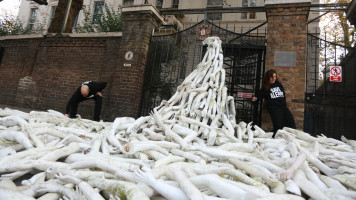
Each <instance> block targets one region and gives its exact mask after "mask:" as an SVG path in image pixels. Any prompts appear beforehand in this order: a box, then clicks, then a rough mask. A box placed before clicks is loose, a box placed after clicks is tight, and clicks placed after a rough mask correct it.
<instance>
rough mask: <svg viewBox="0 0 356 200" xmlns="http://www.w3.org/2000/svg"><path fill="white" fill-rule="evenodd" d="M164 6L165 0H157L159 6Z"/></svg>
mask: <svg viewBox="0 0 356 200" xmlns="http://www.w3.org/2000/svg"><path fill="white" fill-rule="evenodd" d="M162 6H163V0H157V6H156V7H157V8H162Z"/></svg>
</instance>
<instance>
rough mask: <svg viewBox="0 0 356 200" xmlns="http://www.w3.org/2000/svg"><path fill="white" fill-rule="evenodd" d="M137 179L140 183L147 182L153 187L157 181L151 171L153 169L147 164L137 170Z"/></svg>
mask: <svg viewBox="0 0 356 200" xmlns="http://www.w3.org/2000/svg"><path fill="white" fill-rule="evenodd" d="M135 179H136V181H137V182H139V183H145V184H147V185H150V186H152V187H153V185H155V184H156V182H157V179H156V178H155V177H154V176H153V174H152V173H151V169H150V168H148V167H146V166H144V167H142V169H136V170H135Z"/></svg>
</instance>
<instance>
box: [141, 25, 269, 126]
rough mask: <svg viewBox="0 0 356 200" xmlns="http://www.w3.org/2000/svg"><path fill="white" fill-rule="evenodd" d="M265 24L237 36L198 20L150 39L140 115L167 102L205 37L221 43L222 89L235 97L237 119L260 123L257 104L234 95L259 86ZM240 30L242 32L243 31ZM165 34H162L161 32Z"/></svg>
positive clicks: (190, 67) (198, 56)
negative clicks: (223, 71)
mask: <svg viewBox="0 0 356 200" xmlns="http://www.w3.org/2000/svg"><path fill="white" fill-rule="evenodd" d="M265 24H266V23H263V24H261V25H260V26H258V27H255V28H250V29H248V31H246V27H245V28H244V29H239V30H241V32H240V33H236V32H235V31H238V29H237V28H235V27H233V28H232V27H230V28H229V27H228V24H226V28H222V27H221V26H220V24H215V23H214V22H210V21H201V22H199V23H197V24H195V25H194V26H190V27H189V28H188V29H185V30H183V31H180V32H177V33H173V34H168V35H158V36H153V37H152V38H151V43H150V50H149V55H148V57H149V59H148V63H147V68H146V74H145V81H144V91H143V98H142V103H141V115H147V114H148V113H149V112H150V111H151V110H152V109H153V108H154V107H156V106H158V105H159V104H160V103H161V101H162V100H164V99H169V98H170V97H171V95H172V94H173V93H174V92H175V90H176V88H177V87H178V86H179V85H180V84H181V83H182V81H183V80H184V78H185V77H186V76H187V75H188V74H189V73H191V72H192V71H193V70H194V68H195V67H196V65H197V64H198V63H199V62H200V61H201V59H202V57H203V55H204V52H205V49H206V47H204V46H203V45H202V41H203V40H204V39H205V38H206V37H208V36H218V37H219V38H220V39H221V40H222V46H223V52H224V68H225V70H226V79H225V80H226V82H225V83H226V86H227V88H228V94H229V95H231V96H234V97H235V107H236V111H237V112H236V113H237V119H238V120H244V121H252V120H254V121H255V123H257V124H259V123H260V121H261V120H260V114H261V112H260V110H261V105H259V106H257V107H256V106H253V105H252V102H251V100H250V98H245V97H241V96H238V93H239V92H240V93H241V92H242V93H254V92H255V90H256V89H257V88H259V87H260V83H259V81H260V79H261V77H262V74H263V71H264V56H265V42H266V39H265V36H266V29H265V27H264V25H265ZM243 31H244V32H243ZM162 32H165V31H162Z"/></svg>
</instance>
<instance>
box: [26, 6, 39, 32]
mask: <svg viewBox="0 0 356 200" xmlns="http://www.w3.org/2000/svg"><path fill="white" fill-rule="evenodd" d="M37 12H38V8H32V9H31V15H30V19H29V23H28V24H29V27H30V29H33V28H34V26H35V22H36V18H37Z"/></svg>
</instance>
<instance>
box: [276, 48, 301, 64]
mask: <svg viewBox="0 0 356 200" xmlns="http://www.w3.org/2000/svg"><path fill="white" fill-rule="evenodd" d="M274 66H276V67H296V66H297V53H296V52H295V51H276V52H275V53H274Z"/></svg>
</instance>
